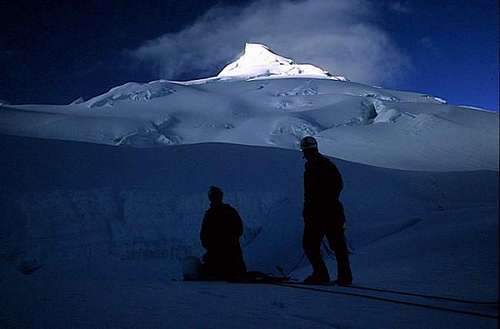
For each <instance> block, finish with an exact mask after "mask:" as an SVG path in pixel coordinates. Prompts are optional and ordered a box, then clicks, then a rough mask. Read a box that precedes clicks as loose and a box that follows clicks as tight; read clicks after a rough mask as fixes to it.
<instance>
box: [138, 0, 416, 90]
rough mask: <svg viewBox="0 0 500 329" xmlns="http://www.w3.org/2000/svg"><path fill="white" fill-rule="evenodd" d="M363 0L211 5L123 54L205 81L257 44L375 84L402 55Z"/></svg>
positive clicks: (161, 72) (400, 65)
mask: <svg viewBox="0 0 500 329" xmlns="http://www.w3.org/2000/svg"><path fill="white" fill-rule="evenodd" d="M378 11H379V8H378V7H377V6H376V4H373V3H371V2H369V1H368V0H335V1H333V0H302V1H290V0H282V1H274V2H273V1H266V0H259V1H256V2H253V3H251V4H249V5H247V6H246V7H233V6H217V7H213V8H212V9H210V10H209V11H208V12H206V13H205V14H204V15H203V16H202V17H200V18H199V19H198V20H196V21H195V22H194V23H193V24H192V25H190V26H188V27H186V28H184V29H183V30H180V31H178V32H175V33H168V34H165V35H163V36H161V37H159V38H157V39H154V40H149V41H147V42H145V43H144V44H143V45H142V46H140V47H139V48H137V49H134V50H132V51H131V52H130V54H131V56H132V58H133V59H134V60H136V61H138V62H140V63H142V64H144V65H146V66H149V67H151V68H152V69H153V70H155V74H156V75H157V76H158V77H159V78H166V79H192V78H197V77H206V76H213V75H216V74H217V73H218V71H220V70H221V69H222V67H223V66H225V65H226V64H228V63H229V62H231V61H233V60H234V59H236V58H237V57H238V55H239V54H240V53H241V52H242V51H243V48H244V44H245V42H254V43H263V44H265V45H267V46H268V47H270V48H271V49H272V50H273V51H274V52H275V53H278V54H280V55H282V56H285V57H288V58H292V59H293V60H295V61H296V62H297V63H310V64H314V65H317V66H320V67H322V68H324V69H327V70H328V71H330V72H331V73H332V74H334V75H343V76H345V77H347V78H349V79H350V80H352V81H359V82H366V83H382V82H384V81H388V80H390V79H395V78H398V77H400V76H401V74H402V72H404V70H405V68H406V67H407V65H408V58H407V56H405V55H404V54H403V53H401V51H400V50H399V49H398V48H397V46H396V45H395V43H394V42H393V41H392V40H391V39H390V37H389V35H388V34H387V33H386V32H385V31H384V30H383V29H382V28H381V27H380V26H377V24H376V23H375V22H376V21H377V18H378V15H380V13H379V12H378Z"/></svg>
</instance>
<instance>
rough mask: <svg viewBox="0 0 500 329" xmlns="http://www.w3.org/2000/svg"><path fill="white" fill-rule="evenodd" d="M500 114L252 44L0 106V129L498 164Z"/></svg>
mask: <svg viewBox="0 0 500 329" xmlns="http://www.w3.org/2000/svg"><path fill="white" fill-rule="evenodd" d="M498 131H499V128H498V114H497V113H493V112H488V111H483V110H477V109H470V108H464V107H460V106H454V105H452V104H448V103H446V101H444V100H442V99H441V98H439V97H434V96H432V95H428V94H422V93H418V92H408V91H400V90H393V89H385V88H381V87H374V86H370V85H366V84H363V83H357V82H353V81H348V80H347V79H346V78H344V77H339V76H334V75H332V74H330V73H329V72H327V71H325V70H323V69H321V68H319V67H317V66H314V65H311V64H297V63H295V62H294V61H293V60H291V59H289V58H285V57H282V56H280V55H277V54H275V53H273V52H272V51H271V50H270V49H269V48H268V47H266V46H264V45H261V44H255V43H247V44H246V46H245V51H244V52H243V54H242V55H241V56H240V57H239V58H238V59H237V60H235V61H234V62H232V63H229V64H228V65H227V66H226V67H225V68H224V69H223V70H222V71H221V72H220V73H219V74H218V75H217V76H214V77H209V78H204V79H199V80H191V81H169V80H156V81H150V82H146V83H141V82H127V83H125V84H123V85H121V86H117V87H114V88H111V89H110V90H109V91H108V92H106V93H104V94H102V95H98V96H95V97H93V98H91V99H89V100H86V101H82V100H81V99H80V100H77V101H75V102H73V103H72V104H70V105H6V104H3V105H0V134H6V135H16V136H29V137H38V138H55V139H62V140H74V141H82V142H90V143H98V144H108V145H116V146H133V147H156V146H170V145H177V144H199V143H213V142H216V143H225V144H227V143H231V144H243V145H252V146H268V147H274V148H285V149H293V150H297V149H298V143H299V142H300V140H301V139H302V138H303V137H304V136H308V135H312V136H315V137H316V138H317V139H318V140H319V143H320V145H321V151H322V152H323V153H324V154H326V155H329V156H333V157H337V158H341V159H345V160H349V161H353V162H359V163H364V164H369V165H373V166H379V167H386V168H396V169H404V170H426V171H458V170H483V169H487V170H498Z"/></svg>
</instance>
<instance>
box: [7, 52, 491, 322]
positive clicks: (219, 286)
mask: <svg viewBox="0 0 500 329" xmlns="http://www.w3.org/2000/svg"><path fill="white" fill-rule="evenodd" d="M246 48H247V49H246V51H245V53H244V54H243V55H242V57H240V58H239V59H238V60H237V61H236V62H235V63H232V64H229V65H228V66H227V67H226V68H225V69H224V70H223V71H222V72H221V74H219V75H218V76H216V77H213V78H208V79H202V80H196V81H187V82H176V81H166V80H158V81H152V82H149V83H134V82H131V83H127V84H124V85H122V86H118V87H115V88H113V89H111V90H110V91H108V92H107V93H104V94H102V95H99V96H96V97H93V98H91V99H89V100H87V101H82V100H76V101H75V102H73V103H72V104H70V105H5V104H4V105H1V106H0V150H1V153H2V161H1V162H0V209H2V211H1V212H0V295H2V297H3V298H0V328H68V327H71V328H101V327H107V328H208V327H210V328H223V329H225V328H248V329H250V328H325V327H329V328H330V327H331V328H356V329H357V328H359V329H361V328H363V329H364V328H442V327H443V326H447V327H449V328H464V329H465V328H495V326H496V324H497V319H496V318H495V316H497V315H496V314H497V313H496V312H497V310H496V309H497V306H498V304H495V301H496V300H498V273H499V267H498V240H499V239H498V223H499V222H498V200H499V199H498V114H496V113H491V112H487V111H483V110H480V109H470V108H464V107H460V106H453V105H450V104H446V102H445V101H443V100H441V99H439V98H436V97H433V96H430V95H425V94H419V93H411V92H403V91H396V90H389V89H383V88H377V87H372V86H367V85H364V84H359V83H355V82H351V81H347V79H345V80H342V79H335V78H333V77H332V76H330V75H329V74H327V73H325V72H324V71H322V70H321V69H319V68H312V67H309V66H305V67H304V66H303V65H304V64H294V63H293V62H292V61H291V60H288V59H286V58H284V57H281V56H279V55H276V54H273V53H272V52H271V51H270V50H269V49H268V48H266V47H264V46H261V45H255V44H253V45H247V47H246ZM252 58H253V60H250V59H252ZM238 61H239V62H238ZM236 63H238V65H236ZM280 63H283V65H280ZM299 71H302V73H299ZM320 71H321V72H320ZM305 72H307V75H305ZM310 74H313V75H314V76H312V75H310ZM221 75H222V76H221ZM7 135H13V136H7ZM305 135H314V136H316V137H317V138H318V140H319V143H320V148H321V151H322V152H323V153H326V154H328V155H330V156H334V157H337V159H333V161H334V162H335V163H336V164H337V166H338V168H339V170H340V172H341V173H342V175H343V179H344V183H345V184H344V185H345V186H344V189H343V192H342V195H341V200H342V202H343V204H344V206H345V210H346V217H347V231H346V232H347V236H348V239H349V244H350V247H351V249H352V251H353V254H352V256H351V261H352V267H353V272H354V282H355V283H356V284H359V285H365V286H369V287H374V288H389V289H392V290H402V291H407V292H416V293H420V294H427V295H437V296H448V297H455V298H462V299H467V300H474V301H486V302H489V303H486V304H484V303H483V304H478V303H459V302H453V301H450V300H448V301H445V300H436V299H429V298H422V297H417V296H410V295H406V296H403V295H398V294H394V293H387V292H380V291H379V292H374V291H371V292H367V291H363V290H354V288H342V287H328V288H325V289H333V290H335V291H336V292H345V293H351V295H349V296H346V295H340V294H336V295H333V294H329V293H327V294H320V292H312V291H302V290H297V289H289V288H286V287H278V286H270V285H257V284H256V285H249V284H227V283H222V282H215V283H214V282H208V283H207V282H198V283H193V282H190V283H183V282H178V281H175V282H174V281H171V279H172V278H180V275H181V273H180V270H181V263H182V260H183V258H184V257H185V256H193V255H194V256H199V255H201V254H202V253H203V250H202V247H201V245H200V243H199V228H200V224H201V218H202V216H203V212H204V210H205V209H206V208H207V206H208V200H207V196H206V191H207V188H208V186H210V185H213V184H215V185H218V186H220V187H222V189H223V190H224V193H225V200H226V201H227V202H229V203H230V204H232V205H233V206H235V207H236V208H237V209H238V211H239V212H240V214H241V215H242V218H243V221H244V226H245V234H244V236H243V237H242V239H241V243H242V246H243V252H244V255H245V260H246V263H247V265H248V268H249V269H250V270H261V271H264V272H268V273H269V272H271V273H276V270H275V266H276V265H281V266H282V267H283V268H284V270H285V271H286V272H287V273H288V272H289V273H290V275H291V276H292V277H294V278H297V279H303V278H304V277H305V276H306V275H308V274H309V273H310V272H311V268H310V266H309V264H308V262H307V261H305V259H304V257H303V252H302V247H301V236H302V229H303V224H302V217H301V212H302V211H301V208H302V202H303V190H302V184H303V181H302V173H303V169H304V163H303V159H302V157H301V154H300V152H298V150H297V143H298V141H299V140H300V138H301V137H303V136H305ZM23 136H28V137H30V138H27V137H23ZM31 137H36V138H31ZM82 142H87V143H82ZM100 144H105V145H100ZM241 144H245V145H241ZM339 158H342V159H346V160H349V161H345V160H342V159H339ZM381 167H385V168H381ZM394 168H397V169H398V170H396V169H394ZM400 169H405V170H400ZM408 169H414V171H410V170H408ZM325 259H327V263H328V266H329V267H330V270H331V274H332V276H334V275H335V263H334V261H332V260H331V259H329V258H327V257H326V255H325ZM352 293H355V294H357V295H358V296H354V295H352ZM363 294H365V295H368V294H370V295H371V296H372V298H369V297H368V298H366V297H362V296H361V297H360V296H359V295H363ZM373 298H378V299H377V300H374V299H373ZM384 298H389V299H392V300H393V302H391V303H388V302H384V301H383V300H382V299H384ZM394 300H395V301H394ZM398 301H399V302H398ZM405 303H406V304H405ZM412 303H413V306H412ZM415 304H420V306H415ZM422 305H424V306H422ZM447 309H448V310H447ZM450 310H451V311H450ZM460 312H461V313H460ZM478 314H479V315H478Z"/></svg>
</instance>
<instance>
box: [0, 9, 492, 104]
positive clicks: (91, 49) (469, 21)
mask: <svg viewBox="0 0 500 329" xmlns="http://www.w3.org/2000/svg"><path fill="white" fill-rule="evenodd" d="M332 1H333V0H332ZM249 2H250V1H243V0H242V1H234V0H233V1H222V0H219V1H214V0H205V1H195V0H184V1H166V0H163V1H148V0H143V1H128V0H123V1H104V0H103V1H99V0H87V1H51V0H47V1H22V0H17V1H3V2H1V3H0V28H1V31H2V33H1V34H0V99H3V100H7V101H9V102H11V103H53V104H65V103H69V102H71V101H72V100H74V99H76V98H78V97H80V96H83V97H84V98H85V99H87V98H89V97H91V96H95V95H97V94H100V93H103V92H105V91H107V90H108V89H109V88H111V87H114V86H116V85H119V84H122V83H125V82H128V81H150V80H154V79H158V78H159V76H158V72H157V70H154V69H152V68H151V67H148V66H147V65H146V64H145V63H139V62H137V61H134V60H133V59H132V58H131V56H130V54H129V52H128V51H129V50H133V49H137V48H138V47H140V46H141V45H143V44H144V43H145V42H146V41H148V40H151V39H155V38H158V37H160V36H161V35H164V34H166V33H173V32H178V31H180V30H182V29H184V28H186V27H187V26H190V25H191V24H192V23H193V22H194V21H195V20H196V19H197V18H199V17H200V16H201V15H203V14H204V13H205V12H206V11H207V10H208V9H210V8H211V7H212V6H214V5H219V6H225V5H236V6H244V5H245V4H248V3H249ZM373 3H375V4H376V6H379V7H380V12H381V14H380V15H377V16H376V17H375V18H374V19H375V21H376V22H375V23H376V24H377V25H378V26H379V27H381V28H382V29H384V30H385V31H386V32H387V33H388V35H389V37H390V38H391V39H392V41H393V43H394V44H395V45H396V46H397V47H398V48H399V49H400V50H401V52H402V53H403V54H405V55H406V56H407V57H408V58H409V62H410V65H409V66H408V68H407V69H406V71H405V72H404V74H403V75H402V78H400V79H396V80H394V81H385V82H384V83H383V86H384V87H389V88H396V89H403V90H413V91H419V92H425V93H430V94H432V95H435V96H439V97H442V98H444V99H447V100H448V101H449V102H450V103H452V104H467V105H473V106H479V107H485V108H488V109H494V110H497V111H498V54H499V53H498V4H497V1H463V0H462V1H385V2H383V3H382V2H373ZM389 6H390V7H391V8H393V9H396V10H397V11H400V14H399V15H397V14H395V11H394V10H392V11H388V10H385V8H388V7H389ZM228 28H230V27H228ZM244 41H245V40H242V42H244ZM283 55H285V56H286V53H285V54H283ZM216 73H217V72H216V71H214V72H213V74H216ZM199 74H200V73H199V72H183V74H182V76H181V77H177V78H185V79H186V78H197V77H199Z"/></svg>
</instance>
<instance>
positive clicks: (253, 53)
mask: <svg viewBox="0 0 500 329" xmlns="http://www.w3.org/2000/svg"><path fill="white" fill-rule="evenodd" d="M217 77H218V78H221V79H228V78H229V79H230V78H239V79H260V78H273V77H315V78H323V79H332V80H340V81H347V79H346V78H345V77H342V76H333V75H332V74H330V73H329V72H328V71H326V70H323V69H321V68H319V67H317V66H314V65H311V64H296V63H295V62H294V61H293V60H291V59H289V58H286V57H283V56H280V55H277V54H275V53H273V52H272V51H271V50H270V49H269V48H268V47H266V46H264V45H261V44H257V43H247V44H245V51H244V53H243V54H242V55H241V56H240V57H239V58H238V59H237V60H236V61H235V62H232V63H230V64H228V65H227V66H226V67H224V69H223V70H222V71H221V72H220V73H219V74H218V75H217Z"/></svg>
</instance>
